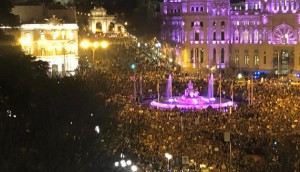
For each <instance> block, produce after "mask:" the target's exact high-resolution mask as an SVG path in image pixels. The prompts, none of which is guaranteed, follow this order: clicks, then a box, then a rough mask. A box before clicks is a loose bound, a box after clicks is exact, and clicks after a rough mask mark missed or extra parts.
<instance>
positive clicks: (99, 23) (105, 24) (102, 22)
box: [88, 7, 126, 36]
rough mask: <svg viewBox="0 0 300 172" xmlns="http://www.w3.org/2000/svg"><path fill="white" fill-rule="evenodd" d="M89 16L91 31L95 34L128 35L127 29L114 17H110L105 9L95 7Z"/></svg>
mask: <svg viewBox="0 0 300 172" xmlns="http://www.w3.org/2000/svg"><path fill="white" fill-rule="evenodd" d="M89 15H90V16H89V19H88V23H89V30H90V31H91V32H92V33H93V34H100V35H101V36H105V35H108V36H124V35H126V30H125V27H124V26H123V25H122V24H120V23H118V22H117V21H116V19H115V16H114V15H108V14H107V11H106V10H105V9H104V8H102V7H100V8H96V7H95V8H94V9H92V10H91V12H90V14H89Z"/></svg>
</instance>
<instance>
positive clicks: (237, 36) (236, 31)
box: [234, 30, 239, 41]
mask: <svg viewBox="0 0 300 172" xmlns="http://www.w3.org/2000/svg"><path fill="white" fill-rule="evenodd" d="M234 37H235V38H234V39H235V40H236V41H238V40H239V30H235V32H234Z"/></svg>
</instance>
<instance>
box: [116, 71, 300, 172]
mask: <svg viewBox="0 0 300 172" xmlns="http://www.w3.org/2000/svg"><path fill="white" fill-rule="evenodd" d="M163 77H164V76H163V75H149V76H147V75H145V76H144V83H143V87H144V88H143V89H144V90H147V91H144V92H145V93H144V94H149V95H148V96H149V97H152V98H153V97H155V95H156V94H157V91H158V90H155V89H154V88H156V85H157V83H158V81H160V88H161V90H160V91H161V94H160V95H162V96H163V95H164V94H163V92H164V91H165V90H164V89H163V87H164V85H163V84H164V83H163V82H162V81H163V80H164V78H163ZM199 78H200V77H189V76H186V75H183V74H182V75H177V76H174V80H173V82H174V83H173V90H174V94H177V95H180V94H182V93H183V90H184V88H186V84H187V81H188V80H191V79H193V82H194V86H195V87H197V89H198V90H199V91H201V92H200V93H201V94H204V92H205V91H206V90H207V79H206V77H202V78H200V79H199ZM146 80H147V82H145V81H146ZM231 83H232V80H229V79H223V80H222V90H224V91H222V93H224V95H222V96H224V97H230V95H229V94H230V85H231ZM215 85H218V78H216V81H215ZM215 89H217V88H215ZM248 89H249V88H247V84H238V83H236V82H234V100H238V104H239V105H238V107H237V108H236V109H235V110H233V111H232V113H229V111H225V110H221V111H220V110H219V109H212V108H207V109H203V110H181V109H177V108H175V109H157V108H155V107H150V106H149V104H143V103H141V104H140V103H128V104H127V105H126V106H124V108H123V109H122V110H121V111H120V113H119V116H118V122H119V123H120V124H122V125H119V131H120V132H121V135H122V140H126V143H124V142H122V141H120V144H121V143H122V150H121V151H123V152H126V153H128V154H131V155H132V156H135V157H138V161H139V162H140V163H141V164H143V165H144V168H145V169H149V171H154V170H156V171H159V170H163V169H167V166H168V164H167V159H166V158H165V157H164V154H165V153H166V152H168V153H170V154H172V155H173V159H172V160H171V161H170V163H171V165H170V167H171V169H172V170H173V171H176V170H180V169H189V170H195V171H199V170H200V169H210V170H215V171H218V170H219V171H221V170H228V169H229V168H231V169H235V170H238V171H297V170H299V168H300V158H299V156H300V154H299V153H298V152H299V151H297V150H298V148H299V146H300V137H299V136H300V135H299V134H300V126H299V123H298V122H299V120H300V113H299V112H300V111H299V109H300V96H299V95H300V88H299V87H298V86H292V85H288V84H284V83H280V82H277V81H276V80H275V81H273V80H264V82H260V81H255V82H254V84H253V102H252V104H251V105H248V104H247V98H248V97H247V96H248V95H249V94H247V93H248ZM226 132H229V133H230V142H227V141H225V140H224V133H226ZM124 138H126V139H124ZM230 144H231V149H232V151H231V154H230ZM182 157H188V160H187V161H186V160H184V161H182ZM230 157H231V158H230ZM230 159H232V161H230Z"/></svg>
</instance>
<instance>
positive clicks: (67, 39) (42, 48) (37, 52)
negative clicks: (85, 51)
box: [19, 16, 79, 75]
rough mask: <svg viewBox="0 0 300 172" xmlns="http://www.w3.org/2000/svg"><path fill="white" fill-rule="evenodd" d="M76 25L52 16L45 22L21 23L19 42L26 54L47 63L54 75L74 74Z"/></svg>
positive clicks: (76, 52) (76, 58)
mask: <svg viewBox="0 0 300 172" xmlns="http://www.w3.org/2000/svg"><path fill="white" fill-rule="evenodd" d="M78 29H79V28H78V25H77V24H76V23H62V22H61V20H60V19H58V18H56V17H55V16H53V17H52V18H50V19H48V22H47V23H39V24H22V25H21V26H20V40H19V42H20V44H21V47H22V50H23V51H24V52H25V53H26V54H31V55H33V56H36V57H37V59H38V60H43V61H47V62H48V63H49V68H50V70H49V72H51V73H52V74H54V75H74V74H75V71H76V69H77V67H78V59H79V56H78Z"/></svg>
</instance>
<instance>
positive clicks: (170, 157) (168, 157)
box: [165, 153, 173, 171]
mask: <svg viewBox="0 0 300 172" xmlns="http://www.w3.org/2000/svg"><path fill="white" fill-rule="evenodd" d="M165 157H166V158H167V159H168V171H170V159H172V158H173V156H172V155H171V154H169V153H165Z"/></svg>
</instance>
